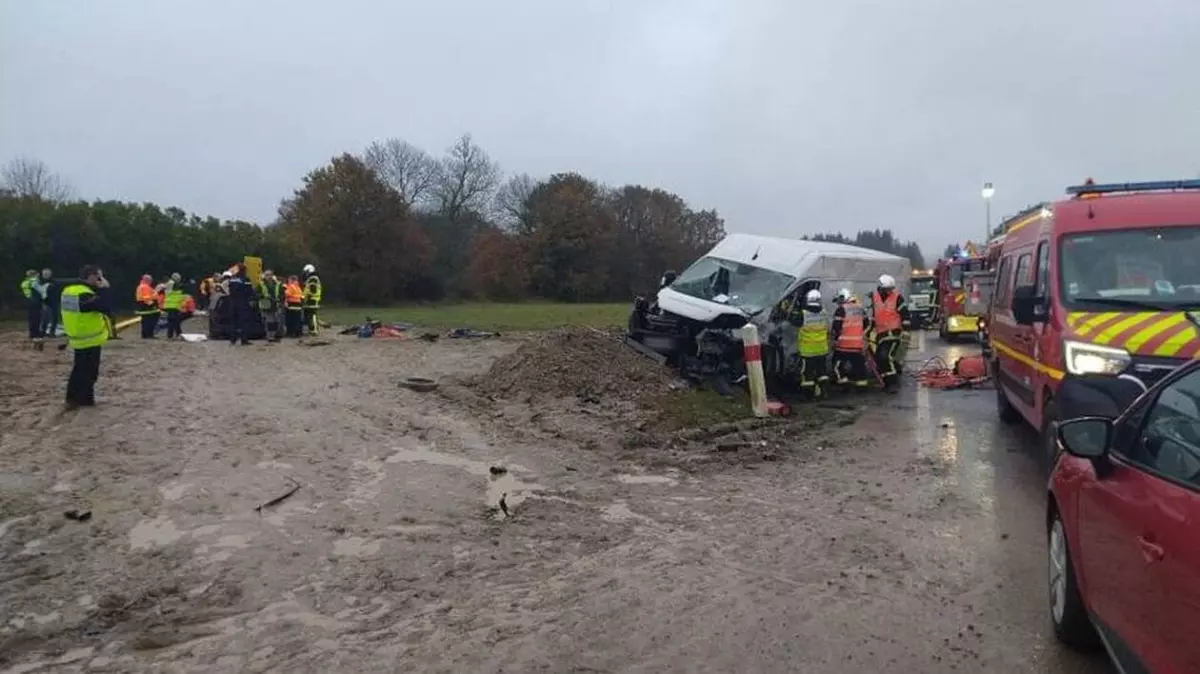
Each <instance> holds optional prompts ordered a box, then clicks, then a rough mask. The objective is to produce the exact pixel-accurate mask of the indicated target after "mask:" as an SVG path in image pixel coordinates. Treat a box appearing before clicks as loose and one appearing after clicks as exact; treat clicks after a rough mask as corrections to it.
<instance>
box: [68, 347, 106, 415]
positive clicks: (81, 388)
mask: <svg viewBox="0 0 1200 674" xmlns="http://www.w3.org/2000/svg"><path fill="white" fill-rule="evenodd" d="M100 349H101V347H99V346H93V347H91V348H88V349H76V350H75V365H74V366H72V367H71V376H70V377H68V378H67V402H68V403H72V404H75V405H95V404H96V380H97V379H99V378H100Z"/></svg>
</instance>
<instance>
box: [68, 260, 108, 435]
mask: <svg viewBox="0 0 1200 674" xmlns="http://www.w3.org/2000/svg"><path fill="white" fill-rule="evenodd" d="M104 288H108V281H106V280H104V276H103V275H102V274H101V272H100V270H99V269H97V268H96V267H93V266H92V265H87V266H85V267H83V269H80V270H79V279H78V280H75V281H70V282H68V283H66V284H65V286H64V287H63V290H62V298H61V299H60V306H61V308H62V321H63V329H64V330H65V331H66V333H67V345H68V346H70V347H71V349H72V350H73V351H74V352H75V363H74V365H73V366H72V367H71V375H70V377H68V378H67V399H66V409H67V410H68V411H71V410H75V409H78V408H80V407H90V406H92V405H95V404H96V380H97V379H99V378H100V350H101V348H102V347H103V346H104V344H105V342H107V341H108V334H109V331H108V318H107V316H108V314H109V313H110V310H109V307H108V306H106V305H105V304H104V302H103V300H102V298H101V296H100V295H99V294H98V293H97V291H98V290H101V289H104Z"/></svg>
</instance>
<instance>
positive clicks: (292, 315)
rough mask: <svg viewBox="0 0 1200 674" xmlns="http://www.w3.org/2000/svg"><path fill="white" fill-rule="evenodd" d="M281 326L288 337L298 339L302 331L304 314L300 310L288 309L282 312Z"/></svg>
mask: <svg viewBox="0 0 1200 674" xmlns="http://www.w3.org/2000/svg"><path fill="white" fill-rule="evenodd" d="M283 324H284V327H285V328H286V329H287V336H288V337H299V336H300V334H301V333H302V332H303V331H304V312H303V311H302V310H300V309H288V310H287V311H285V312H284V318H283Z"/></svg>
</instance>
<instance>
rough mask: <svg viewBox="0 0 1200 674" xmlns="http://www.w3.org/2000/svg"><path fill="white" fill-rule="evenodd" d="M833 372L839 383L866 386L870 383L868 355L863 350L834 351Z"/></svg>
mask: <svg viewBox="0 0 1200 674" xmlns="http://www.w3.org/2000/svg"><path fill="white" fill-rule="evenodd" d="M833 374H834V376H835V377H837V382H838V383H839V384H851V383H852V384H855V385H856V386H866V385H867V384H868V383H870V379H869V376H870V375H869V374H868V373H867V357H866V356H865V355H864V354H863V352H862V351H834V352H833Z"/></svg>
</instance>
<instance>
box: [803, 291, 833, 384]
mask: <svg viewBox="0 0 1200 674" xmlns="http://www.w3.org/2000/svg"><path fill="white" fill-rule="evenodd" d="M799 328H800V329H799V331H798V332H797V334H796V349H797V353H798V355H799V356H800V391H801V392H802V393H806V394H808V395H809V396H811V397H813V398H820V397H821V396H822V395H824V389H823V386H824V385H825V384H826V383H828V382H829V373H828V368H827V367H826V364H825V361H826V360H827V359H828V358H829V317H828V315H827V314H826V313H825V308H824V307H822V306H821V291H820V290H810V291H808V294H807V295H806V296H805V298H804V306H803V308H802V309H801V311H800V326H799Z"/></svg>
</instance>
